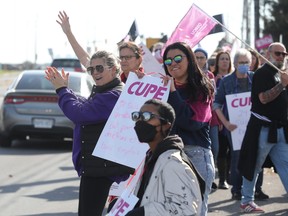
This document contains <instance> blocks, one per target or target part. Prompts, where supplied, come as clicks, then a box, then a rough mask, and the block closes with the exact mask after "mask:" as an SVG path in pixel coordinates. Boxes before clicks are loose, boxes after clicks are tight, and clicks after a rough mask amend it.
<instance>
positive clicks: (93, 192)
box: [78, 176, 113, 216]
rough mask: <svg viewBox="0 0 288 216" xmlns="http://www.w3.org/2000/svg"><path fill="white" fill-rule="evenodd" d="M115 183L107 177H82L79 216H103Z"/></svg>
mask: <svg viewBox="0 0 288 216" xmlns="http://www.w3.org/2000/svg"><path fill="white" fill-rule="evenodd" d="M112 184H113V181H112V180H111V179H109V178H106V177H89V176H82V177H81V180H80V190H79V206H78V215H79V216H98V215H99V216H101V215H102V212H103V209H104V207H105V204H106V201H107V197H108V194H109V190H110V187H111V185H112Z"/></svg>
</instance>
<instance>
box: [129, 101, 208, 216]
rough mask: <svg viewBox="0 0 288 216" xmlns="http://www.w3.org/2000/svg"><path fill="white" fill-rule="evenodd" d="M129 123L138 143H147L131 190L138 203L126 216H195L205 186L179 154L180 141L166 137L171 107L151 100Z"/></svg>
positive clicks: (171, 112) (172, 117)
mask: <svg viewBox="0 0 288 216" xmlns="http://www.w3.org/2000/svg"><path fill="white" fill-rule="evenodd" d="M132 120H133V121H135V122H136V123H135V127H134V129H135V132H136V134H137V137H138V139H139V141H140V142H145V143H148V144H149V147H150V149H149V150H148V152H147V156H146V161H145V166H144V171H143V175H142V177H141V180H140V181H139V183H138V185H137V187H136V190H135V194H136V195H137V197H138V198H139V201H138V203H137V204H136V206H135V208H134V209H133V210H131V211H130V212H129V213H128V214H127V216H136V215H137V216H141V215H179V216H180V215H181V216H183V215H199V214H200V209H201V204H202V196H201V190H200V188H205V186H203V184H205V183H204V181H203V180H202V179H201V178H200V176H199V175H198V173H197V172H196V171H195V170H194V167H193V166H192V164H191V163H190V161H189V159H188V157H187V156H186V155H185V153H184V152H183V146H184V145H183V142H182V139H181V138H180V137H179V136H178V135H172V136H171V135H169V133H170V131H171V128H172V125H173V123H174V120H175V112H174V110H173V108H172V107H171V106H170V105H169V104H168V103H166V102H162V101H160V100H156V99H151V100H148V101H146V102H145V104H144V105H143V106H142V107H141V109H140V111H136V112H133V113H132ZM199 184H200V185H199ZM200 186H201V187H200ZM155 191H157V193H155Z"/></svg>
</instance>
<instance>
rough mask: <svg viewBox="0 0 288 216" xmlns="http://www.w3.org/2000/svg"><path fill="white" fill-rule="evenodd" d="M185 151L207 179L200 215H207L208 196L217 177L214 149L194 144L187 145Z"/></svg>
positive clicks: (205, 179)
mask: <svg viewBox="0 0 288 216" xmlns="http://www.w3.org/2000/svg"><path fill="white" fill-rule="evenodd" d="M184 151H185V153H186V154H187V156H188V157H189V158H190V160H191V161H192V163H193V165H194V166H195V168H196V169H197V171H198V172H199V174H200V175H201V176H202V177H203V179H204V181H205V184H206V188H205V193H204V199H203V202H202V209H201V214H200V215H201V216H206V215H207V212H208V196H209V194H210V192H211V186H212V182H213V181H214V179H215V166H214V159H213V154H212V151H211V149H207V148H203V147H200V146H192V145H186V146H185V147H184Z"/></svg>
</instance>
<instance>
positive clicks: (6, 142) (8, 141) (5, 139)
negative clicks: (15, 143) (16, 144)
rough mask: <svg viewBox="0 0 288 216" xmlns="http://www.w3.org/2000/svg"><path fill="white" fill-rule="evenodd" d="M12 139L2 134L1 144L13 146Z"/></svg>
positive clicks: (0, 137)
mask: <svg viewBox="0 0 288 216" xmlns="http://www.w3.org/2000/svg"><path fill="white" fill-rule="evenodd" d="M11 144H12V140H11V139H10V138H9V137H8V136H5V135H3V134H0V146H2V147H11Z"/></svg>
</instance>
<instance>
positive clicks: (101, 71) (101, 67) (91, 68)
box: [87, 65, 106, 75]
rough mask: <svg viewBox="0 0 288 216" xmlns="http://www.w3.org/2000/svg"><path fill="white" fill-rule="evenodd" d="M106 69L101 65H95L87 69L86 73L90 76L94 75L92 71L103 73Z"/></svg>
mask: <svg viewBox="0 0 288 216" xmlns="http://www.w3.org/2000/svg"><path fill="white" fill-rule="evenodd" d="M105 68H106V66H105V67H104V66H103V65H96V66H95V67H92V66H90V67H88V68H87V72H88V73H89V74H90V75H92V74H93V73H94V71H95V70H96V71H97V72H98V73H103V71H104V69H105Z"/></svg>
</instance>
